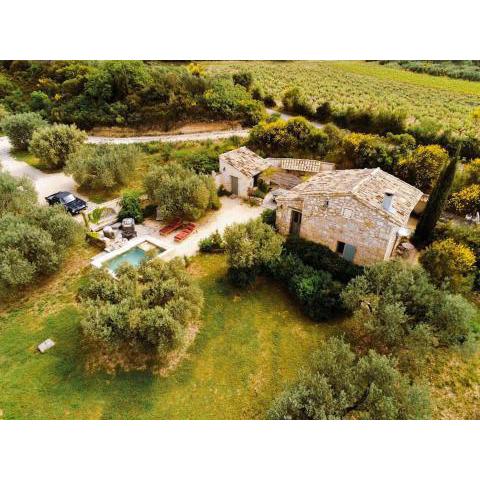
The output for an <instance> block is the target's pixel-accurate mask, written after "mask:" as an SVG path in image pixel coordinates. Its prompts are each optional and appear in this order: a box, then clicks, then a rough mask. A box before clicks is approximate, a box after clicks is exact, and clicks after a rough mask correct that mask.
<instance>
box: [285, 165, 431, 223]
mask: <svg viewBox="0 0 480 480" xmlns="http://www.w3.org/2000/svg"><path fill="white" fill-rule="evenodd" d="M387 192H388V193H393V203H392V209H391V210H389V211H387V210H385V209H384V208H383V199H384V196H385V193H387ZM345 194H350V195H352V196H353V197H355V198H356V199H357V200H359V201H360V202H362V203H363V204H365V205H368V206H370V207H371V208H373V209H375V210H377V211H379V212H381V213H382V214H384V215H386V216H387V217H389V218H390V219H391V220H392V221H394V222H395V223H397V224H399V225H404V224H405V223H406V222H407V221H408V218H409V217H410V214H411V213H412V210H413V209H414V208H415V206H416V205H417V203H418V202H419V200H420V199H421V198H422V195H423V193H422V192H421V191H420V190H419V189H418V188H416V187H414V186H412V185H409V184H408V183H406V182H404V181H403V180H400V179H399V178H397V177H395V176H393V175H390V174H389V173H387V172H384V171H383V170H381V169H380V168H370V169H368V168H365V169H358V170H357V169H353V170H335V171H332V172H322V173H317V174H316V175H314V176H313V177H311V178H309V179H308V180H307V181H306V182H303V183H301V184H300V185H297V186H296V187H294V188H292V190H290V191H289V192H288V193H287V194H285V195H282V196H281V197H279V199H278V200H280V201H281V200H288V199H301V198H303V197H305V196H310V195H330V196H336V195H345Z"/></svg>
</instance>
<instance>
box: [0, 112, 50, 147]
mask: <svg viewBox="0 0 480 480" xmlns="http://www.w3.org/2000/svg"><path fill="white" fill-rule="evenodd" d="M47 125H48V123H47V122H46V121H45V120H44V119H43V118H42V117H41V116H40V115H39V114H38V113H34V112H30V113H18V114H16V115H8V116H7V117H5V118H4V119H3V121H2V123H1V125H0V129H1V130H3V131H4V132H5V133H6V135H7V137H8V139H9V140H10V143H11V144H12V146H13V148H15V149H16V150H28V146H29V145H30V140H31V139H32V136H33V132H35V130H38V129H40V128H42V127H45V126H47Z"/></svg>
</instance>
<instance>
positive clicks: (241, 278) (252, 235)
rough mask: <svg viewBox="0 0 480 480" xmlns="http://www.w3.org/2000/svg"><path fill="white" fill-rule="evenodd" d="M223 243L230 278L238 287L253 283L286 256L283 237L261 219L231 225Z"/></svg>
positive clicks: (226, 230) (226, 231)
mask: <svg viewBox="0 0 480 480" xmlns="http://www.w3.org/2000/svg"><path fill="white" fill-rule="evenodd" d="M223 239H224V242H225V251H226V253H227V264H228V268H229V278H230V280H231V281H232V283H234V284H235V285H238V286H246V285H248V284H250V283H252V282H253V281H254V280H255V278H256V276H257V275H258V274H259V273H260V272H261V270H262V269H263V268H265V267H266V266H267V265H268V264H269V263H271V262H273V261H275V260H276V259H277V258H279V256H280V254H281V252H282V243H283V237H281V236H280V235H279V234H278V233H276V232H275V231H274V230H273V229H272V228H271V227H270V226H268V225H266V224H265V223H263V222H262V221H261V219H256V220H250V221H249V222H247V223H241V224H233V225H230V226H229V227H227V228H226V229H225V233H224V235H223Z"/></svg>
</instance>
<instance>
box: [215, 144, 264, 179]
mask: <svg viewBox="0 0 480 480" xmlns="http://www.w3.org/2000/svg"><path fill="white" fill-rule="evenodd" d="M220 160H223V161H224V162H226V163H228V164H229V165H231V166H232V167H233V168H235V169H236V170H238V171H239V172H240V173H242V174H243V175H245V176H247V177H253V176H254V175H257V173H260V172H263V171H264V170H266V169H267V168H268V167H269V166H270V164H269V163H268V162H267V161H266V160H264V159H263V158H262V157H260V156H259V155H257V154H256V153H255V152H252V151H251V150H250V149H248V148H247V147H240V148H237V149H236V150H231V151H230V152H226V153H223V154H222V155H220Z"/></svg>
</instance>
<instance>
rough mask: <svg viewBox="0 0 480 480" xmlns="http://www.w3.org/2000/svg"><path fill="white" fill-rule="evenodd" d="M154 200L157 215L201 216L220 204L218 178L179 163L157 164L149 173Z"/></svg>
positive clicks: (166, 217)
mask: <svg viewBox="0 0 480 480" xmlns="http://www.w3.org/2000/svg"><path fill="white" fill-rule="evenodd" d="M144 185H145V189H146V192H147V195H148V197H149V199H150V201H151V202H152V203H153V204H155V205H157V217H158V218H159V219H161V220H171V219H173V218H175V217H180V218H182V219H185V220H198V219H199V218H201V217H202V216H203V215H204V214H205V213H206V212H207V210H209V209H218V208H220V200H219V198H218V194H217V187H216V185H215V181H214V180H213V178H212V177H211V176H210V175H197V174H196V173H195V172H193V171H192V170H189V169H188V168H185V167H183V166H182V165H180V164H178V163H168V164H167V165H162V166H160V165H157V166H155V167H153V168H152V169H151V170H150V171H149V172H148V173H147V176H146V177H145V181H144Z"/></svg>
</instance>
